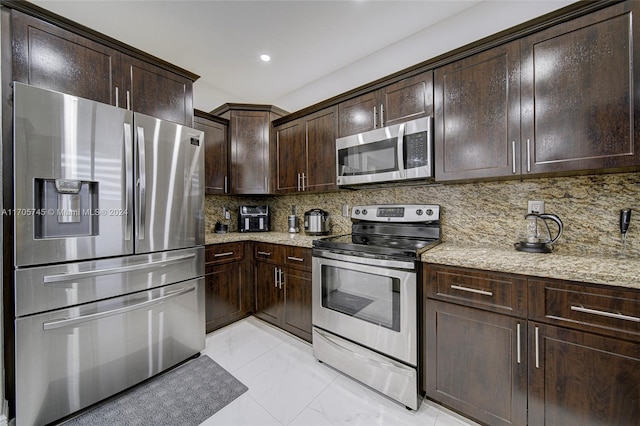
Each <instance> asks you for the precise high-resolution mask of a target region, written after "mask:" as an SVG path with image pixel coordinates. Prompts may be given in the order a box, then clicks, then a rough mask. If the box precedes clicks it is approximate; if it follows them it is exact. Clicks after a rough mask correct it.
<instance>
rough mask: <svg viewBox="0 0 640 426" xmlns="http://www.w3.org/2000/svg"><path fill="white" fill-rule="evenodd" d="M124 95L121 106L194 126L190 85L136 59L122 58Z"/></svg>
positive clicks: (124, 56) (170, 73) (184, 79)
mask: <svg viewBox="0 0 640 426" xmlns="http://www.w3.org/2000/svg"><path fill="white" fill-rule="evenodd" d="M122 62H123V67H122V69H123V81H124V83H125V89H126V91H125V93H124V96H123V94H120V106H121V107H123V108H127V109H131V110H132V111H135V112H141V113H142V114H146V115H150V116H152V117H155V118H160V119H162V120H168V121H173V122H174V123H178V124H183V125H185V126H188V127H192V126H193V82H192V81H191V80H189V79H188V78H186V77H181V76H179V75H177V74H174V73H172V72H170V71H167V70H164V69H162V68H159V67H157V66H155V65H151V64H149V63H147V62H144V61H141V60H139V59H137V58H133V57H130V56H126V55H122Z"/></svg>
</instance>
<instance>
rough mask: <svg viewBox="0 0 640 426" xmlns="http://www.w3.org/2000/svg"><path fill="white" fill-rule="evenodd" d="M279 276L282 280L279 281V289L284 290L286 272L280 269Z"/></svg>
mask: <svg viewBox="0 0 640 426" xmlns="http://www.w3.org/2000/svg"><path fill="white" fill-rule="evenodd" d="M278 274H279V275H280V279H279V280H278V288H279V289H280V290H282V286H283V285H284V272H282V269H278Z"/></svg>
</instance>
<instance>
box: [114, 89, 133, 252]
mask: <svg viewBox="0 0 640 426" xmlns="http://www.w3.org/2000/svg"><path fill="white" fill-rule="evenodd" d="M116 93H117V88H116ZM124 162H125V164H126V169H127V172H126V174H125V201H124V211H125V227H124V239H125V241H129V240H131V233H132V232H133V210H132V207H133V133H132V131H131V124H130V123H124Z"/></svg>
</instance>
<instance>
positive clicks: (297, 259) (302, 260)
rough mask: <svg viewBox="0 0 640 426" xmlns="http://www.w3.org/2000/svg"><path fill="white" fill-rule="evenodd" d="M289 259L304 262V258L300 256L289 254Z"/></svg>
mask: <svg viewBox="0 0 640 426" xmlns="http://www.w3.org/2000/svg"><path fill="white" fill-rule="evenodd" d="M287 259H289V260H295V261H296V262H304V259H301V258H299V257H293V256H287Z"/></svg>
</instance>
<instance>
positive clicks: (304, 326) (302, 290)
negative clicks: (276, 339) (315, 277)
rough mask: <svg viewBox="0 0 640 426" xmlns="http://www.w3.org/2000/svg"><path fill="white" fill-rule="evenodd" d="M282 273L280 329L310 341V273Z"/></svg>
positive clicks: (295, 271)
mask: <svg viewBox="0 0 640 426" xmlns="http://www.w3.org/2000/svg"><path fill="white" fill-rule="evenodd" d="M283 271H284V282H283V289H284V313H283V315H282V328H284V329H285V330H287V331H289V332H291V333H293V334H295V335H296V336H298V337H300V338H302V339H305V340H306V341H308V342H310V341H311V272H304V271H298V270H295V269H289V268H286V269H284V270H283Z"/></svg>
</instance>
